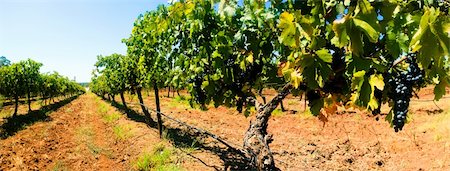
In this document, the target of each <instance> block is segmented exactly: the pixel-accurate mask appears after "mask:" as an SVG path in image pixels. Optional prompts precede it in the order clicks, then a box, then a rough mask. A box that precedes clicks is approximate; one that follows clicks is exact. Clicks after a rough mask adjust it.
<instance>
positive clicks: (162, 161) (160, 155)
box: [134, 143, 183, 171]
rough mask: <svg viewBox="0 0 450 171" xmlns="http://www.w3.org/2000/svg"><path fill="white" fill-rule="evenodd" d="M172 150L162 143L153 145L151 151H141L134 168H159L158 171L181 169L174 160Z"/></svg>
mask: <svg viewBox="0 0 450 171" xmlns="http://www.w3.org/2000/svg"><path fill="white" fill-rule="evenodd" d="M175 157H176V156H175V155H174V150H173V149H172V148H168V147H166V146H165V145H164V144H163V143H159V144H157V145H155V147H154V148H153V150H152V151H151V152H143V153H142V154H141V155H140V156H139V157H138V159H137V160H136V161H135V163H134V166H135V169H136V170H143V171H148V170H158V171H159V170H160V171H179V170H183V169H182V168H181V167H180V166H178V165H176V164H175V162H174V160H173V159H174V158H175Z"/></svg>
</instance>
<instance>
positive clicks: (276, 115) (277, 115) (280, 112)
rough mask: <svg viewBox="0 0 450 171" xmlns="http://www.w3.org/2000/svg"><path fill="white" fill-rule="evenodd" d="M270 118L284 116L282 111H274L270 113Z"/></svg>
mask: <svg viewBox="0 0 450 171" xmlns="http://www.w3.org/2000/svg"><path fill="white" fill-rule="evenodd" d="M272 116H273V117H280V116H284V113H283V111H281V109H275V110H273V112H272Z"/></svg>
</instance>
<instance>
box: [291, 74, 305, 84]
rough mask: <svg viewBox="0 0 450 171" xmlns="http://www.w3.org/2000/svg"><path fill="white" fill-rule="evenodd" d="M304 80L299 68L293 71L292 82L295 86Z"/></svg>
mask: <svg viewBox="0 0 450 171" xmlns="http://www.w3.org/2000/svg"><path fill="white" fill-rule="evenodd" d="M302 80H303V76H302V75H301V73H299V72H298V71H297V70H295V71H294V72H292V73H291V84H292V85H293V86H294V87H295V88H298V86H300V84H301V82H302Z"/></svg>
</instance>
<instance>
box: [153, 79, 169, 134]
mask: <svg viewBox="0 0 450 171" xmlns="http://www.w3.org/2000/svg"><path fill="white" fill-rule="evenodd" d="M153 90H154V91H155V102H156V117H157V119H158V131H159V138H162V130H163V125H162V119H161V113H160V112H161V107H160V105H159V90H158V84H156V82H153ZM169 93H170V86H169Z"/></svg>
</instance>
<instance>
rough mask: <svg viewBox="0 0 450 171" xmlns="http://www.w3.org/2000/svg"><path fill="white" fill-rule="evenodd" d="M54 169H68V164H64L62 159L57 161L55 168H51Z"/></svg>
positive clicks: (64, 170)
mask: <svg viewBox="0 0 450 171" xmlns="http://www.w3.org/2000/svg"><path fill="white" fill-rule="evenodd" d="M51 170H52V171H66V170H68V169H67V168H66V166H64V164H63V163H62V162H61V161H59V160H58V161H56V164H55V165H54V166H53V168H52V169H51Z"/></svg>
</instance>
